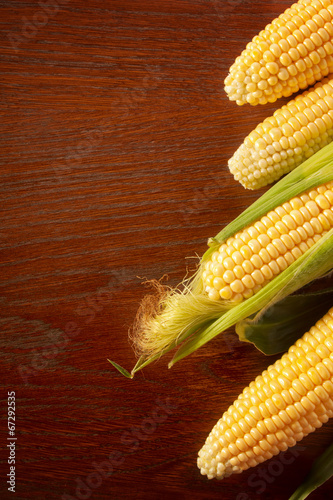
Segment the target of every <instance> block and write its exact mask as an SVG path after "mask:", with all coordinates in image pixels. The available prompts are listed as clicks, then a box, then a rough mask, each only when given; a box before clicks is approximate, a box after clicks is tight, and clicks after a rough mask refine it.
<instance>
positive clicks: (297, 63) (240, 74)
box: [225, 0, 333, 105]
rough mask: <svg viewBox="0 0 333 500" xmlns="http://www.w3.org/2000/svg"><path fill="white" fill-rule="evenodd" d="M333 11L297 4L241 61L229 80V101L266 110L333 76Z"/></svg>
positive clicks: (302, 0)
mask: <svg viewBox="0 0 333 500" xmlns="http://www.w3.org/2000/svg"><path fill="white" fill-rule="evenodd" d="M332 17H333V5H332V2H331V1H330V0H299V2H297V3H294V4H293V5H292V6H291V7H290V8H288V9H287V10H286V11H285V12H284V13H282V14H281V15H280V16H279V17H278V18H276V19H274V20H273V21H272V23H270V24H268V25H267V26H266V28H265V29H264V30H262V31H261V32H260V33H259V34H258V35H257V36H255V37H254V38H253V39H252V41H251V42H250V43H248V44H247V46H246V49H245V50H243V52H242V53H241V55H240V56H239V57H237V59H236V60H235V62H234V64H233V65H232V66H231V68H230V70H229V74H228V76H227V77H226V79H225V91H226V93H227V94H228V96H229V99H231V100H233V101H236V103H237V104H239V105H242V104H245V103H249V104H251V105H257V104H266V103H267V102H275V101H276V100H277V99H279V98H280V97H282V96H284V97H288V96H290V95H291V94H293V93H294V92H297V91H298V90H299V89H305V88H306V87H308V86H309V85H312V84H314V83H315V82H316V81H319V80H321V79H322V78H323V77H324V76H327V75H328V74H329V73H331V72H332V71H333V55H332V54H333V44H332V37H333V24H332Z"/></svg>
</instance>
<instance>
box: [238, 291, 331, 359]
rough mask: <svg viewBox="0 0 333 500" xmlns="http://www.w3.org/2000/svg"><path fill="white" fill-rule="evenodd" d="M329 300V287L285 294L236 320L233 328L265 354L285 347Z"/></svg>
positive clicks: (309, 323)
mask: <svg viewBox="0 0 333 500" xmlns="http://www.w3.org/2000/svg"><path fill="white" fill-rule="evenodd" d="M332 304H333V288H332V287H330V288H327V289H324V290H320V291H317V292H312V293H302V294H297V295H289V296H288V297H286V298H284V299H282V300H280V301H279V302H276V303H274V304H273V305H272V306H271V307H269V308H268V309H265V310H263V311H259V313H258V314H254V315H252V316H250V317H249V318H246V319H244V320H242V321H239V322H238V323H237V324H236V326H235V330H236V333H237V335H238V337H239V339H240V340H242V341H244V342H251V343H252V344H254V345H255V346H256V348H257V349H259V351H261V352H262V353H264V354H266V355H267V356H271V355H274V354H279V353H282V352H286V351H288V349H289V347H290V346H292V345H293V344H294V343H295V342H296V340H298V339H299V338H300V337H301V336H302V335H303V334H304V332H307V331H308V330H309V329H310V328H311V327H312V325H314V324H315V323H316V322H317V321H319V320H320V318H322V317H323V316H324V314H325V313H326V312H327V311H328V309H329V308H330V307H332Z"/></svg>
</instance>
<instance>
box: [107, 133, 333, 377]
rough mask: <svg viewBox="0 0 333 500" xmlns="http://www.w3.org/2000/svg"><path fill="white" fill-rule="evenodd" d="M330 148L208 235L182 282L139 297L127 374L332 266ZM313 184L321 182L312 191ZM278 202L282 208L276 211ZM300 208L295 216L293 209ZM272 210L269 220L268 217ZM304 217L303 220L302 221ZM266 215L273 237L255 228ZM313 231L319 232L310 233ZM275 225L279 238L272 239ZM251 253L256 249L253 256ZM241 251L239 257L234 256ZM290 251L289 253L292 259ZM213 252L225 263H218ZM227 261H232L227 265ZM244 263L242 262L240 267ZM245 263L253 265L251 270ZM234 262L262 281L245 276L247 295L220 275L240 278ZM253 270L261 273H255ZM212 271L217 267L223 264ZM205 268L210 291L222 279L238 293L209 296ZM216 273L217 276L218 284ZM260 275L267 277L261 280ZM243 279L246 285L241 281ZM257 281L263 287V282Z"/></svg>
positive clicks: (180, 354)
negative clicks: (134, 361) (193, 268)
mask: <svg viewBox="0 0 333 500" xmlns="http://www.w3.org/2000/svg"><path fill="white" fill-rule="evenodd" d="M332 153H333V143H332V144H330V145H328V146H326V148H323V150H321V151H320V152H318V153H316V155H314V156H313V158H312V161H311V163H309V160H308V161H307V162H305V163H304V164H302V165H301V166H299V167H298V168H296V169H295V170H294V171H293V172H291V173H289V174H288V175H287V176H285V177H284V178H283V179H282V180H280V181H279V182H278V183H277V184H275V185H274V186H273V187H272V188H271V189H270V190H268V191H267V192H266V193H265V194H264V195H263V196H262V197H261V198H259V199H258V200H257V201H256V202H255V203H254V204H253V205H252V206H251V207H249V208H248V209H247V210H245V211H244V212H243V213H242V214H241V215H240V216H239V217H237V218H236V219H235V220H234V221H233V222H231V223H230V224H229V225H228V226H226V227H225V228H224V229H223V230H222V231H221V232H220V233H218V234H217V235H216V236H215V238H213V239H211V240H210V241H209V245H210V248H209V249H208V250H207V252H206V253H205V254H204V256H203V257H202V260H201V263H200V264H199V266H198V269H197V271H196V273H195V274H194V276H193V277H192V278H189V279H186V280H184V281H183V282H182V283H181V284H180V285H179V286H178V287H176V288H168V287H165V286H163V285H161V283H159V282H155V286H156V291H157V293H155V294H154V295H153V296H148V297H145V298H144V300H143V302H142V304H141V306H140V308H139V310H138V315H137V321H136V323H135V324H134V326H133V329H132V331H131V333H130V335H131V338H132V340H133V343H134V348H135V349H136V351H137V353H138V354H139V355H140V357H139V359H138V362H137V364H136V365H135V367H134V368H133V369H132V372H131V376H132V377H133V375H134V373H136V372H137V371H139V370H140V369H142V368H143V367H144V366H147V365H148V364H149V363H151V362H152V361H154V360H156V359H158V358H159V357H160V356H162V355H164V354H166V353H167V352H169V351H170V350H172V349H174V348H175V347H178V346H180V347H179V348H178V350H177V352H176V353H175V355H174V357H173V359H172V361H171V362H170V363H169V367H170V366H172V365H173V364H174V363H176V362H177V361H179V360H180V359H182V358H184V357H185V356H187V355H189V354H191V353H192V352H194V351H195V350H196V349H198V348H199V347H201V346H202V345H204V344H205V343H206V342H208V341H209V340H211V339H212V338H214V337H215V336H216V335H218V334H219V333H221V332H223V331H225V330H226V329H227V328H229V327H230V326H233V325H235V324H236V323H237V322H239V321H241V320H242V319H245V318H247V317H248V316H250V315H251V314H255V313H257V312H258V311H260V310H261V309H263V308H265V307H268V306H269V305H271V304H272V302H274V301H278V300H281V299H282V298H283V297H286V296H287V295H289V294H290V293H292V292H295V291H296V290H298V289H299V288H301V287H302V286H304V285H305V284H307V283H309V282H310V281H312V280H313V279H316V278H318V277H321V276H322V275H323V274H324V273H326V272H328V271H329V270H330V269H331V268H332V267H333V264H332V263H333V229H330V228H331V227H332V223H333V220H332V214H333V212H331V208H332V201H333V200H331V195H330V194H329V192H330V191H331V186H330V185H329V187H328V189H327V183H329V182H330V181H333V168H332V166H333V161H332V158H331V157H332ZM323 184H325V186H324V185H323ZM316 186H321V187H320V188H318V189H312V188H316ZM309 189H310V191H309V192H308V193H307V194H304V191H307V190H309ZM326 192H327V194H326V196H325V194H324V193H326ZM310 193H311V195H310ZM303 195H304V196H303ZM292 197H296V198H297V199H296V200H295V202H293V203H294V206H292V204H291V202H290V203H289V205H288V204H286V202H287V201H288V200H289V201H290V199H291V198H292ZM301 197H303V198H301ZM312 198H315V199H317V201H314V200H313V199H312ZM330 200H331V201H330ZM327 202H328V203H330V208H329V207H327ZM279 204H282V205H283V206H282V207H281V208H280V209H276V207H277V206H278V205H279ZM301 205H302V206H301ZM326 207H327V208H326ZM274 209H275V212H274V213H273V211H274ZM286 209H287V210H286ZM297 210H298V211H299V212H300V214H298V213H296V212H297ZM270 211H271V212H272V213H271V214H270V217H271V218H272V220H271V219H270V218H269V217H268V214H269V213H270ZM287 211H288V212H289V213H287ZM292 212H293V213H292ZM301 215H302V222H300V216H301ZM262 216H264V217H262ZM293 216H294V218H293ZM260 218H261V219H262V220H260ZM283 218H284V219H283ZM317 219H318V220H317ZM267 221H270V222H269V223H268V226H267V228H266V229H267V230H268V229H270V230H271V231H270V233H269V234H270V236H269V235H268V234H267V231H266V234H264V233H262V234H261V233H260V230H261V229H263V228H264V227H266V226H265V222H266V223H267ZM311 221H312V222H311ZM294 223H295V224H296V225H297V224H298V225H299V224H301V225H302V226H303V225H304V227H302V228H301V226H299V231H297V229H293V228H292V227H289V225H292V226H293V224H294ZM319 223H320V225H319ZM251 227H252V228H253V229H251ZM315 228H316V229H315ZM307 230H308V231H309V233H308V232H307ZM315 230H316V235H317V236H315ZM255 231H256V232H257V233H258V234H256V233H255ZM276 231H277V232H278V233H279V234H280V237H276V236H277V233H276ZM293 231H294V232H293ZM312 231H313V233H312ZM317 231H319V232H317ZM289 233H290V234H289ZM305 233H306V234H305ZM325 233H326V234H325ZM297 234H298V236H297ZM310 234H311V236H310ZM241 236H242V237H241ZM293 237H294V239H293ZM299 237H301V239H302V237H304V240H302V241H301V242H300V241H299ZM229 238H231V239H230V240H229ZM242 238H243V239H242ZM252 239H253V240H254V241H253V242H252ZM275 240H277V241H275ZM235 241H237V242H238V243H239V244H240V245H241V246H242V248H243V247H244V250H242V252H243V254H244V255H242V252H241V251H240V248H241V247H240V246H238V247H237V245H238V243H237V244H236V247H237V248H236V247H234V246H233V242H235ZM269 241H271V243H269ZM292 241H293V242H294V243H292ZM250 242H251V243H250ZM273 243H275V244H273ZM259 244H260V248H259V247H258V245H259ZM223 245H226V247H225V246H223ZM268 245H271V246H268ZM251 247H252V248H251ZM273 247H274V248H275V249H276V250H277V251H278V252H279V256H275V257H274V255H275V254H274V252H275V251H274V248H273ZM289 247H290V248H289ZM297 248H298V249H297ZM220 250H221V251H220ZM261 250H262V251H261ZM269 250H270V251H269ZM285 250H286V252H285ZM260 251H261V254H260V255H259V253H260ZM229 252H231V253H229ZM249 252H251V254H250V253H249ZM256 253H258V255H257V256H256V255H255V254H256ZM284 253H286V254H288V255H287V257H285V256H284V255H282V254H284ZM225 254H226V255H225ZM271 254H272V255H271ZM214 255H215V257H214ZM240 255H241V256H242V259H243V261H242V262H240V261H239V260H238V259H239V258H240ZM268 255H270V261H269V262H270V265H269V262H265V258H266V257H267V256H268ZM290 256H293V262H292V259H291V257H290ZM217 257H218V258H219V259H220V260H222V262H219V260H218V258H217ZM233 257H234V258H233ZM280 257H281V258H280ZM214 259H216V262H215V261H214ZM224 259H225V260H226V262H224ZM251 259H252V262H251ZM260 259H261V260H260ZM274 259H275V261H276V262H275V261H274ZM209 261H211V262H209ZM231 261H232V262H233V263H234V267H233V268H232V269H229V265H231V264H232V262H231ZM245 261H248V262H245ZM261 261H262V262H261ZM208 262H209V266H208ZM243 262H245V264H244V266H243V267H242V264H243ZM249 263H250V264H251V265H252V266H253V268H255V269H253V270H252V267H251V266H250V264H249ZM215 264H218V265H219V266H220V265H221V264H222V266H223V265H224V266H225V268H224V270H223V273H222V276H218V275H216V276H215V274H214V273H215V267H214V266H215ZM232 265H233V264H232ZM237 266H238V267H237ZM256 266H257V267H256ZM264 266H266V267H264ZM276 266H278V268H277V267H276ZM208 267H209V269H208ZM239 267H242V269H243V271H244V273H245V272H247V273H250V274H249V276H250V278H251V279H252V280H253V281H254V282H256V280H257V281H258V283H257V285H259V286H258V287H256V288H255V286H256V285H255V286H254V287H252V288H251V286H252V281H251V280H250V278H246V280H247V281H251V283H250V285H251V286H248V290H249V292H248V293H247V292H246V293H244V291H242V292H239V289H238V288H237V287H238V286H239V283H236V285H232V283H231V282H230V283H228V282H227V280H229V277H230V276H231V275H230V273H227V275H226V276H225V277H224V274H225V272H226V271H231V272H232V273H233V274H234V275H235V278H237V279H238V280H239V281H241V280H242V278H244V277H245V274H244V276H242V277H239V276H240V275H238V276H237V273H238V272H239V271H240V269H239ZM262 268H263V269H262ZM268 268H270V269H271V272H269V271H268ZM255 271H256V272H255ZM257 271H258V272H259V273H261V277H260V278H259V274H258V272H257ZM275 271H276V272H275ZM205 272H206V274H204V273H205ZM216 272H217V274H220V273H221V269H220V267H219V268H218V270H217V271H216ZM252 273H254V274H252ZM265 273H266V274H265ZM209 274H212V276H214V278H213V283H212V284H213V286H214V290H217V291H218V292H219V291H220V289H221V290H222V289H223V288H225V286H222V288H219V289H217V288H216V285H217V284H218V285H221V284H222V285H224V283H226V286H229V287H230V289H231V290H232V288H234V289H235V290H234V292H235V294H236V296H234V297H231V300H230V297H229V298H224V297H223V293H222V295H221V294H220V293H219V298H217V297H212V294H211V293H210V292H211V290H210V288H211V285H210V284H208V283H207V279H208V275H209ZM215 277H216V278H219V280H217V281H216V283H215V282H214V279H215ZM262 277H264V278H265V284H264V282H263V281H262ZM220 278H221V280H224V283H223V282H222V281H220ZM225 278H227V280H226V279H225ZM246 280H245V282H246ZM243 281H244V280H243ZM259 281H261V283H259ZM241 282H242V281H241ZM242 283H243V285H244V287H245V284H246V283H245V284H244V282H242ZM231 285H232V286H231ZM260 285H264V286H261V287H260ZM208 286H209V287H210V288H208ZM253 288H255V289H254V290H253ZM213 293H214V294H215V292H213ZM241 294H242V296H241V297H240V295H241ZM237 295H238V296H237ZM212 299H213V300H212ZM114 366H115V365H114ZM116 367H117V366H116ZM118 369H119V368H118ZM120 371H121V370H120ZM126 373H128V372H126Z"/></svg>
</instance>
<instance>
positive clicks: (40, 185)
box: [0, 0, 333, 500]
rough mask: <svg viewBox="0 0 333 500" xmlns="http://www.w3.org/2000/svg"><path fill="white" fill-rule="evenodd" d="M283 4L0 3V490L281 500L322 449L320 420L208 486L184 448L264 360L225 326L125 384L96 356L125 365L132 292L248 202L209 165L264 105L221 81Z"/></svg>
mask: <svg viewBox="0 0 333 500" xmlns="http://www.w3.org/2000/svg"><path fill="white" fill-rule="evenodd" d="M289 5H291V1H289V0H288V1H287V0H284V1H282V0H280V1H273V0H269V1H264V0H256V1H255V2H250V1H249V0H243V1H242V0H232V1H231V0H230V1H228V2H227V1H225V2H224V1H222V0H211V1H209V0H177V1H172V0H140V1H138V0H106V1H105V2H101V1H97V0H87V1H83V0H43V1H41V2H37V0H15V1H14V0H12V1H8V0H3V1H1V2H0V13H1V14H0V18H1V21H0V23H1V28H2V30H1V31H2V35H1V83H2V85H1V100H2V104H1V111H2V118H1V128H2V134H1V153H2V169H1V228H0V246H1V293H0V307H1V358H0V360H1V371H2V372H3V374H2V380H3V381H4V383H3V388H2V402H3V405H2V409H3V411H2V413H1V443H2V446H1V449H2V452H1V453H2V455H1V462H2V465H3V467H2V470H3V472H2V475H1V485H0V490H1V491H0V497H1V498H3V499H7V498H8V499H9V498H11V499H12V498H15V499H16V500H23V499H24V500H25V499H36V500H40V499H52V500H53V499H62V500H65V499H71V500H73V498H74V499H83V500H84V499H87V498H92V499H96V500H97V499H101V500H102V499H103V500H104V499H111V498H112V499H113V500H122V499H145V500H146V499H147V500H151V499H165V500H169V499H191V500H192V499H207V500H208V499H209V500H213V499H221V498H223V499H226V500H231V499H232V500H234V499H235V500H256V499H258V498H261V499H264V500H266V499H271V500H284V499H288V497H289V495H290V494H291V493H292V492H293V491H294V489H295V488H296V487H297V485H298V484H299V483H300V482H301V480H302V479H303V478H304V476H305V474H306V472H307V471H308V470H309V468H310V466H311V463H312V461H313V459H314V458H315V457H317V456H318V455H319V454H320V453H321V451H323V449H324V448H325V447H326V446H327V445H328V444H329V443H330V442H331V436H332V429H333V427H332V424H331V425H330V424H327V425H326V426H325V428H323V429H321V430H320V431H318V432H316V434H315V435H311V436H309V437H308V438H307V439H305V440H304V442H302V443H301V445H299V447H298V448H297V449H296V451H295V452H294V455H291V454H290V455H289V456H288V457H289V462H290V463H288V464H286V463H282V462H281V461H279V459H278V458H275V459H272V461H271V462H267V463H266V464H264V465H262V466H261V467H260V468H258V469H255V470H250V471H248V472H246V473H243V474H242V475H241V476H235V477H230V478H228V479H227V480H225V481H223V482H219V481H215V480H211V481H209V480H207V479H206V478H205V477H202V476H201V475H200V473H199V470H198V469H197V466H196V456H197V452H198V450H199V449H200V448H201V446H202V444H203V442H204V440H205V439H206V436H207V435H208V433H209V431H210V430H211V428H212V426H213V425H214V424H215V422H216V421H217V419H218V418H219V417H220V416H221V414H222V412H223V411H224V410H226V409H227V407H228V406H229V404H231V403H232V402H233V400H234V399H235V398H236V397H237V396H238V394H239V393H240V392H241V390H242V389H243V387H245V385H247V384H248V383H249V382H250V381H251V380H252V379H253V378H254V377H255V376H256V375H257V374H259V373H260V372H261V371H262V370H263V369H264V368H265V367H267V366H268V365H269V364H271V362H272V361H273V360H275V358H267V357H265V356H264V355H263V354H261V353H260V352H258V351H257V350H256V349H255V348H254V347H253V346H252V345H250V344H244V343H240V342H239V341H238V337H237V336H236V335H235V333H234V330H233V329H230V331H227V332H226V333H225V334H223V335H220V336H219V337H217V338H216V339H215V340H213V341H211V342H210V343H209V344H207V345H206V346H205V347H203V348H201V349H199V350H198V351H196V352H195V353H194V354H193V355H191V356H189V357H188V358H186V359H184V360H183V361H182V362H180V363H179V364H176V365H175V366H174V367H173V368H172V369H171V370H168V369H167V361H168V360H169V359H170V358H168V357H166V358H162V359H161V360H160V361H158V362H155V363H153V364H152V365H150V366H149V367H147V368H146V369H144V370H143V371H142V372H140V373H138V374H137V376H136V377H135V378H134V380H128V379H125V378H124V377H123V376H122V375H120V374H119V373H118V372H117V371H115V370H114V369H113V367H112V366H111V365H110V364H109V363H108V361H107V358H111V359H113V360H115V361H117V362H118V363H120V364H121V365H123V366H125V367H126V368H128V369H130V368H132V366H133V365H134V363H135V355H134V353H133V350H132V347H131V345H130V342H129V341H128V334H127V333H128V329H129V327H130V326H131V324H132V322H133V320H134V317H135V314H136V310H137V307H138V305H139V303H140V301H141V299H142V298H143V296H144V295H145V293H146V291H147V290H146V288H145V286H144V285H142V282H143V281H144V280H146V279H147V280H149V279H153V278H157V279H159V278H160V277H161V276H163V275H164V274H167V275H168V276H169V283H170V284H172V285H175V284H177V283H178V282H179V281H180V280H181V279H182V278H183V276H184V275H185V273H186V270H187V267H188V266H189V265H190V266H191V265H193V262H194V260H193V257H195V256H196V255H201V254H202V253H203V252H204V251H205V249H206V241H207V238H208V237H209V236H214V235H215V234H216V233H217V232H218V231H219V230H220V228H221V227H223V226H224V225H225V224H226V223H227V222H229V221H230V220H232V219H233V218H234V217H235V216H236V215H237V214H239V213H240V212H241V211H242V210H243V209H244V208H245V207H247V206H248V205H249V204H250V203H251V202H252V201H253V200H255V199H256V198H257V197H258V196H259V193H258V192H250V191H245V190H244V189H243V188H242V187H241V186H240V185H239V184H238V183H236V182H235V181H234V180H233V178H232V176H231V175H230V174H229V172H228V168H227V160H228V158H229V157H230V156H231V155H232V154H233V152H234V150H235V149H236V148H237V147H238V145H239V144H240V143H241V142H242V140H243V139H244V137H245V136H246V135H247V134H248V133H249V132H250V131H251V130H252V129H253V128H254V127H255V126H256V125H257V124H258V123H259V122H260V121H261V120H262V119H264V118H265V117H266V116H269V115H270V114H271V113H272V111H273V110H275V109H276V108H277V107H279V106H281V102H279V103H278V104H276V105H267V106H265V107H256V108H249V107H246V106H245V107H238V106H237V105H236V104H235V103H232V102H229V101H228V99H227V97H226V95H225V93H224V90H223V80H224V78H225V76H226V75H227V72H228V68H229V66H230V65H231V63H232V62H233V60H234V59H235V57H236V56H237V55H239V53H240V51H241V50H242V49H243V48H244V47H245V45H246V43H247V42H248V41H249V40H250V39H251V38H252V36H253V35H255V34H256V33H257V32H258V31H259V30H261V29H262V28H264V27H265V25H266V24H267V23H268V22H269V21H270V20H271V19H272V18H274V17H275V16H277V15H278V14H279V13H280V12H282V11H283V10H284V9H285V8H287V7H288V6H289ZM188 257H192V259H188ZM7 391H15V398H16V437H17V440H16V447H15V458H16V490H15V494H14V493H12V492H9V491H8V489H7V488H8V484H6V479H7V478H6V474H7V473H8V472H9V465H8V463H7V460H8V457H9V453H10V452H9V448H7V449H6V447H5V444H6V443H7V441H8V429H7ZM273 461H275V462H274V463H273V465H272V462H273ZM269 464H271V465H269ZM331 487H332V486H331V485H325V486H324V487H323V488H321V489H320V490H318V492H317V493H316V494H314V495H313V496H312V497H311V498H313V499H314V500H315V499H320V498H328V497H329V495H331V493H330V491H331Z"/></svg>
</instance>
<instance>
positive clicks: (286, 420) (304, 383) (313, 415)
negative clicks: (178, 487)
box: [198, 308, 333, 479]
mask: <svg viewBox="0 0 333 500" xmlns="http://www.w3.org/2000/svg"><path fill="white" fill-rule="evenodd" d="M332 318H333V308H331V309H330V311H329V312H328V313H327V314H326V315H325V316H324V318H323V319H322V320H320V321H318V322H317V323H316V325H315V326H313V327H312V328H311V329H310V330H309V332H307V333H305V334H304V335H303V337H302V338H301V339H299V340H298V341H297V342H296V344H294V346H292V347H291V348H290V349H289V351H288V352H287V353H286V354H284V355H283V356H282V358H281V359H280V360H277V361H276V362H275V363H274V364H273V365H271V366H269V367H268V368H267V370H265V371H264V372H263V373H262V374H261V375H260V376H258V377H257V378H256V379H255V380H254V381H253V382H251V384H250V385H249V386H248V387H246V388H245V389H244V391H243V393H242V394H241V395H240V396H239V397H238V399H236V401H235V402H234V403H233V405H232V406H231V407H230V408H229V410H228V411H226V412H225V413H224V414H223V415H222V417H221V419H220V420H219V421H218V422H217V424H216V425H215V426H214V428H213V429H212V431H211V433H210V434H209V436H208V437H207V439H206V442H205V444H204V446H203V447H202V449H201V450H200V451H199V457H198V467H199V469H200V471H201V474H203V475H206V476H207V477H208V479H212V478H218V479H223V478H225V477H228V476H230V475H231V474H233V473H240V472H242V471H245V470H247V469H249V468H250V467H255V466H256V465H257V464H259V463H262V462H264V461H265V460H268V459H269V458H271V457H272V456H274V455H277V454H278V453H279V452H280V451H285V450H287V449H288V448H289V447H290V446H294V445H295V444H296V442H298V441H301V440H302V439H303V438H304V437H305V436H307V435H308V434H310V433H311V432H313V431H315V429H316V428H319V427H321V426H322V425H323V423H325V422H327V421H328V420H329V418H332V417H333V401H332V396H333V383H332V378H333V362H332V361H331V360H330V357H329V352H327V349H326V347H325V345H324V344H320V343H319V342H318V340H317V339H318V336H319V337H320V336H321V328H322V323H323V322H324V324H326V325H329V327H328V332H327V339H330V340H331V342H332V343H333V321H332ZM312 345H315V346H316V348H317V350H318V349H319V350H320V352H321V354H322V355H323V356H327V355H328V357H326V358H322V361H320V362H317V359H319V358H318V355H317V354H316V353H315V352H314V351H311V346H312ZM309 349H310V352H312V356H309V355H306V360H305V362H304V363H303V360H304V357H303V355H302V353H305V352H308V351H309ZM295 353H297V354H298V355H299V357H297V356H296V359H297V361H299V367H300V370H296V372H297V373H296V372H295V371H294V370H293V369H292V367H293V363H294V362H295ZM286 366H289V368H288V369H286ZM284 373H286V374H287V376H288V379H289V380H290V382H289V385H288V384H287V385H286V389H283V390H281V387H283V386H284V385H285V384H286V380H287V379H286V378H285V375H284ZM268 374H272V377H273V379H272V382H273V383H270V384H268V378H270V377H268ZM267 377H268V378H267ZM281 384H282V385H281ZM272 390H273V392H274V393H272ZM266 394H269V396H265V395H266ZM250 395H251V396H250ZM249 396H250V400H251V402H252V403H254V405H252V406H251V403H250V405H248V404H247V402H248V397H249ZM236 408H237V411H236V412H235V411H234V409H236ZM231 415H233V417H234V418H231ZM237 418H238V421H237Z"/></svg>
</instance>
